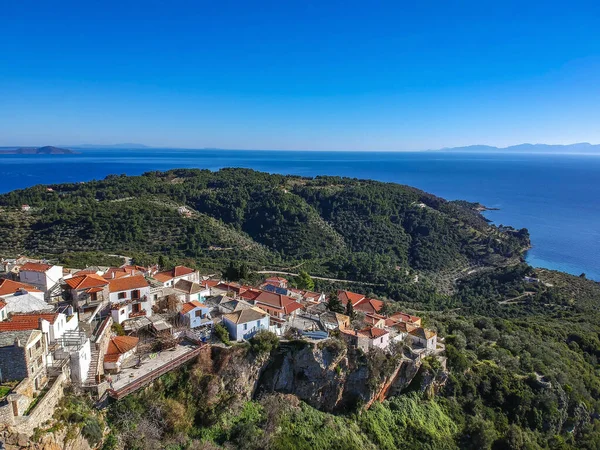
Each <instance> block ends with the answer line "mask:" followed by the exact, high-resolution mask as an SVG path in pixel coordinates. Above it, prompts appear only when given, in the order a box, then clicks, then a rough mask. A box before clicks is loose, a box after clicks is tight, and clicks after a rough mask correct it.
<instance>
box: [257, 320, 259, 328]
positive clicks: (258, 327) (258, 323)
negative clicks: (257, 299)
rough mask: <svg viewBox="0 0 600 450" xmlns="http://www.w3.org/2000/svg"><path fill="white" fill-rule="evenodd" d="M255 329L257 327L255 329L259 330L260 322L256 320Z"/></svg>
mask: <svg viewBox="0 0 600 450" xmlns="http://www.w3.org/2000/svg"><path fill="white" fill-rule="evenodd" d="M256 327H257V328H260V320H257V321H256Z"/></svg>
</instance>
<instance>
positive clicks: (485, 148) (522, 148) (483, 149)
mask: <svg viewBox="0 0 600 450" xmlns="http://www.w3.org/2000/svg"><path fill="white" fill-rule="evenodd" d="M430 151H444V152H457V153H458V152H468V153H571V154H594V153H597V154H600V145H598V144H590V143H588V142H581V143H578V144H568V145H552V144H519V145H512V146H510V147H493V146H491V145H469V146H467V147H451V148H442V149H439V150H430Z"/></svg>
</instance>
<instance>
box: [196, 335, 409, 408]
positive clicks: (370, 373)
mask: <svg viewBox="0 0 600 450" xmlns="http://www.w3.org/2000/svg"><path fill="white" fill-rule="evenodd" d="M419 367H420V363H419V362H415V361H412V360H410V359H406V358H402V356H401V355H394V356H392V355H387V354H385V353H383V352H371V353H369V354H364V353H363V352H362V351H360V350H357V349H354V348H348V347H347V346H346V345H345V344H344V343H343V342H341V341H338V340H335V339H330V340H327V341H325V342H322V343H318V344H315V343H307V342H303V341H290V342H282V343H281V345H280V346H279V348H277V349H276V350H275V351H274V352H273V353H272V354H271V355H270V356H269V355H265V354H262V355H257V354H255V353H254V352H253V351H252V350H251V348H250V347H243V346H238V347H233V348H222V347H213V348H212V350H211V352H210V355H209V354H204V355H203V356H201V357H200V358H199V359H198V361H197V363H196V369H197V370H200V371H201V372H202V373H203V377H204V380H206V379H207V376H210V377H211V380H210V382H208V384H209V385H211V386H212V389H211V391H212V392H213V395H212V397H214V398H219V397H221V394H222V393H224V392H227V393H228V394H232V395H235V396H236V397H238V398H240V399H243V400H249V399H252V398H257V397H260V396H261V395H264V394H266V393H271V392H279V393H284V394H293V395H295V396H296V397H298V398H299V399H301V400H303V401H305V402H306V403H308V404H309V405H311V406H313V407H315V408H317V409H319V410H321V411H327V412H340V411H348V410H351V409H355V408H360V407H369V406H370V405H371V403H372V402H373V401H375V400H383V399H385V398H386V397H387V396H389V395H392V394H394V395H396V394H398V393H399V392H401V391H402V390H403V389H405V388H406V387H407V386H408V385H409V384H410V383H411V381H412V380H413V378H414V377H415V375H416V374H417V373H418V370H419Z"/></svg>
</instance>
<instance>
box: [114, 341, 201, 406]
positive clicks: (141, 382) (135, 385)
mask: <svg viewBox="0 0 600 450" xmlns="http://www.w3.org/2000/svg"><path fill="white" fill-rule="evenodd" d="M206 345H207V344H204V345H202V346H200V347H198V348H197V349H194V350H192V351H191V352H189V353H186V354H185V355H182V356H181V357H180V358H179V359H176V360H174V361H171V362H170V363H168V364H165V365H164V366H161V367H159V368H158V369H156V370H155V371H153V372H150V373H147V374H146V375H143V376H141V377H140V378H138V379H137V380H136V381H134V382H132V383H130V384H128V385H126V386H125V387H123V388H121V389H118V390H114V389H109V390H108V395H110V396H111V397H112V398H114V399H116V400H119V399H121V398H123V397H125V396H126V395H129V394H131V393H133V392H135V391H137V390H138V389H140V388H141V387H143V386H145V385H147V384H149V383H151V382H152V381H154V380H156V379H157V378H159V377H160V376H162V375H164V374H165V373H167V372H169V371H170V370H172V369H175V368H176V367H179V366H181V365H182V364H185V363H186V362H188V361H189V360H191V359H193V358H195V357H196V356H198V354H200V352H201V351H202V349H203V348H204V347H205V346H206Z"/></svg>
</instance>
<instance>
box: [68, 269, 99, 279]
mask: <svg viewBox="0 0 600 450" xmlns="http://www.w3.org/2000/svg"><path fill="white" fill-rule="evenodd" d="M81 275H97V274H96V271H94V270H90V269H84V270H80V271H78V272H75V273H74V274H73V276H74V277H78V276H81Z"/></svg>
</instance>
